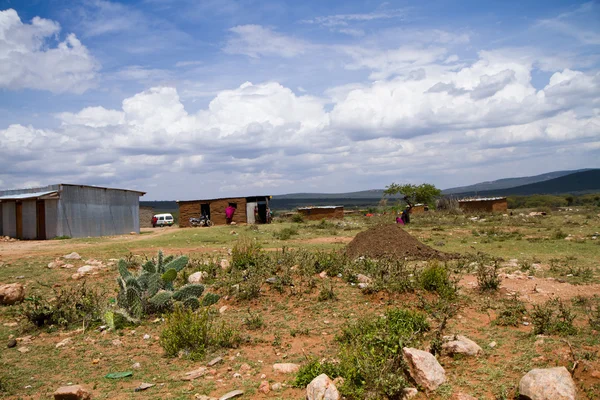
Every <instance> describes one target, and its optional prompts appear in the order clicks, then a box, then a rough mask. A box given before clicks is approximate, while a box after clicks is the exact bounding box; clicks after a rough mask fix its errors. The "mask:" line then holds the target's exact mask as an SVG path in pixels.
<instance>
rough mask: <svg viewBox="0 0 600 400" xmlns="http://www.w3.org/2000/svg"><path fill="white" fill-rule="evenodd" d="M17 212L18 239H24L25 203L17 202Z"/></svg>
mask: <svg viewBox="0 0 600 400" xmlns="http://www.w3.org/2000/svg"><path fill="white" fill-rule="evenodd" d="M15 211H16V214H17V215H16V220H17V239H23V203H21V202H17V204H16V207H15Z"/></svg>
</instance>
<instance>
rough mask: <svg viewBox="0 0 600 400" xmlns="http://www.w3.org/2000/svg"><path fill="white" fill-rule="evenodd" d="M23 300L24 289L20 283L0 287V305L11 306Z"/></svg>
mask: <svg viewBox="0 0 600 400" xmlns="http://www.w3.org/2000/svg"><path fill="white" fill-rule="evenodd" d="M24 298H25V288H24V287H23V285H22V284H20V283H9V284H7V285H1V286H0V304H3V305H7V306H10V305H13V304H16V303H20V302H22V301H23V299H24Z"/></svg>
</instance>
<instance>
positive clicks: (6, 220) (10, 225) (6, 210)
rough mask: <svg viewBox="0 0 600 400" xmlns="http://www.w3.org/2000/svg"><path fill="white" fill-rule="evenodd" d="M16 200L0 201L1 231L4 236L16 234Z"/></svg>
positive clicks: (14, 235)
mask: <svg viewBox="0 0 600 400" xmlns="http://www.w3.org/2000/svg"><path fill="white" fill-rule="evenodd" d="M16 204H17V203H16V202H14V201H3V202H2V232H3V233H4V236H10V237H13V238H14V237H16V236H17V209H16Z"/></svg>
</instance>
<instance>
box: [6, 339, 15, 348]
mask: <svg viewBox="0 0 600 400" xmlns="http://www.w3.org/2000/svg"><path fill="white" fill-rule="evenodd" d="M6 347H8V348H9V349H12V348H13V347H17V341H16V340H15V339H14V338H12V339H8V343H7V344H6Z"/></svg>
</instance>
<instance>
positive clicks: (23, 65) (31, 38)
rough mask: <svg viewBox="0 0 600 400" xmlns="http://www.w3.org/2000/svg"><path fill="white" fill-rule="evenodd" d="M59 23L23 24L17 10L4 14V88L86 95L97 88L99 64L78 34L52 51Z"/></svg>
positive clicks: (0, 44) (0, 43)
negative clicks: (89, 90)
mask: <svg viewBox="0 0 600 400" xmlns="http://www.w3.org/2000/svg"><path fill="white" fill-rule="evenodd" d="M59 32H60V25H59V24H58V23H57V22H54V21H51V20H47V19H44V18H39V17H35V18H33V20H32V21H31V23H29V24H28V23H23V22H22V21H21V19H20V18H19V15H18V14H17V12H16V11H15V10H12V9H8V10H4V11H0V87H3V88H8V89H12V90H14V89H39V90H49V91H52V92H55V93H61V92H75V93H82V92H84V91H86V90H87V89H89V88H90V87H93V86H94V80H95V78H96V73H97V70H98V69H99V64H98V62H97V61H96V60H95V59H94V57H93V56H92V55H91V54H90V53H89V51H88V49H87V48H86V47H85V46H84V45H83V44H82V43H81V42H80V41H79V39H77V37H76V36H75V35H74V34H72V33H71V34H68V35H67V37H66V38H65V40H64V41H61V42H58V43H57V44H56V46H55V47H52V42H53V41H54V38H56V37H57V36H58V34H59Z"/></svg>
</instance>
